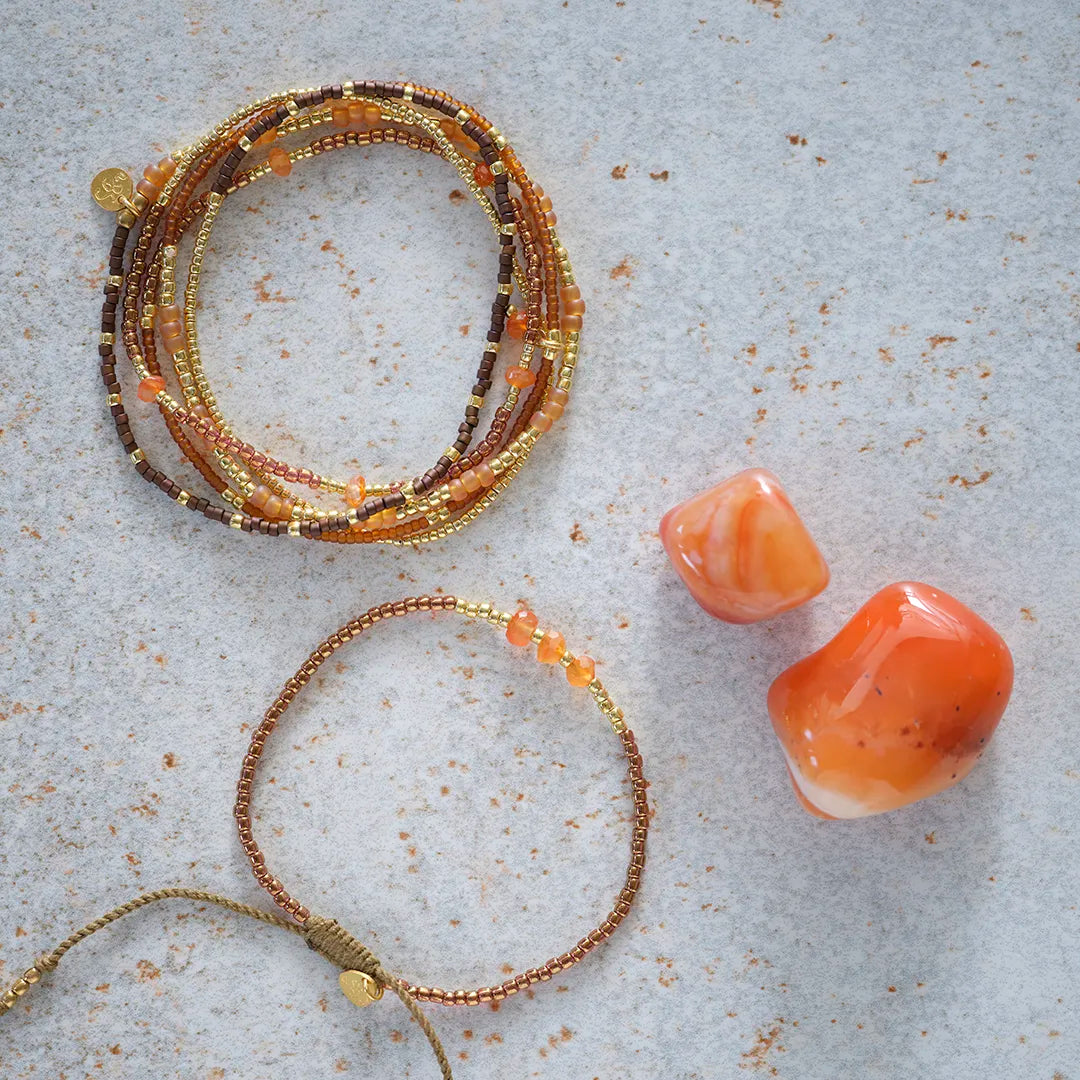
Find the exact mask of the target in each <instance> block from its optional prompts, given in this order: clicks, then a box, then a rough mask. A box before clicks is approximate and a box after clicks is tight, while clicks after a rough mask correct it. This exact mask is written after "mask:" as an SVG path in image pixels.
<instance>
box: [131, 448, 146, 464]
mask: <svg viewBox="0 0 1080 1080" xmlns="http://www.w3.org/2000/svg"><path fill="white" fill-rule="evenodd" d="M128 456H129V457H130V458H131V463H132V465H138V464H139V462H140V461H145V460H146V455H145V454H144V453H143V452H142V447H141V446H140V447H139V449H138V450H136V451H135V452H134V453H133V454H129V455H128Z"/></svg>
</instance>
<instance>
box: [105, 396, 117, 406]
mask: <svg viewBox="0 0 1080 1080" xmlns="http://www.w3.org/2000/svg"><path fill="white" fill-rule="evenodd" d="M120 400H121V399H120V395H119V394H109V395H108V396H107V397H106V398H105V404H106V405H108V406H109V408H112V406H113V405H119V404H120Z"/></svg>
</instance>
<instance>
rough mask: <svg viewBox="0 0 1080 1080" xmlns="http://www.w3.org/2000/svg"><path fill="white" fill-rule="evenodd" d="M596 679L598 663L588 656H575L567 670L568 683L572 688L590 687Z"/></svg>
mask: <svg viewBox="0 0 1080 1080" xmlns="http://www.w3.org/2000/svg"><path fill="white" fill-rule="evenodd" d="M595 678H596V661H595V660H594V659H593V658H592V657H591V656H589V655H587V654H582V655H581V656H575V657H574V659H573V660H571V661H570V663H569V664H568V665H567V668H566V681H567V682H568V683H569V684H570V685H571V686H588V685H589V683H591V682H592V681H593V679H595Z"/></svg>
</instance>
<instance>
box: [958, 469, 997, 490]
mask: <svg viewBox="0 0 1080 1080" xmlns="http://www.w3.org/2000/svg"><path fill="white" fill-rule="evenodd" d="M993 475H994V474H993V473H992V472H990V470H989V469H987V470H985V471H983V472H981V473H979V475H978V477H977V478H976V479H974V480H970V479H968V477H966V476H950V477H949V483H950V484H959V485H960V486H961V487H962V488H973V487H978V486H979V485H980V484H985V483H986V481H987V480H989V479H990V477H991V476H993Z"/></svg>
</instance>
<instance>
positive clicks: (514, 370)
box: [506, 364, 536, 390]
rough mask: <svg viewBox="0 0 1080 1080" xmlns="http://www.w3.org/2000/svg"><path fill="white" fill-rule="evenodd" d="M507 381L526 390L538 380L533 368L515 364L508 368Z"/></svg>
mask: <svg viewBox="0 0 1080 1080" xmlns="http://www.w3.org/2000/svg"><path fill="white" fill-rule="evenodd" d="M506 381H507V382H508V383H509V384H510V385H511V386H516V387H517V388H518V389H519V390H524V389H525V387H527V386H532V384H533V383H534V382H536V372H535V371H533V370H532V369H531V368H527V367H522V366H521V365H520V364H515V365H514V366H513V367H510V368H507V369H506Z"/></svg>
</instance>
